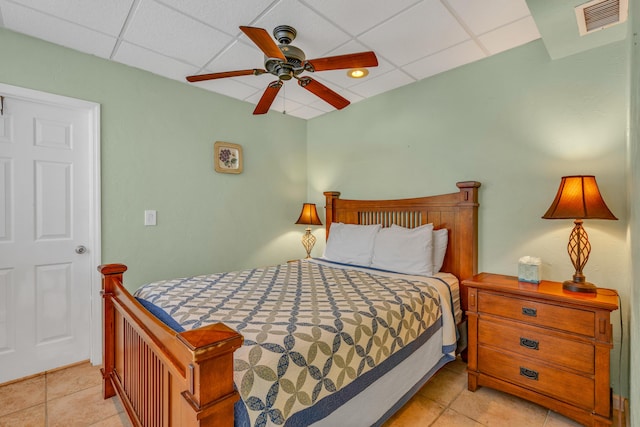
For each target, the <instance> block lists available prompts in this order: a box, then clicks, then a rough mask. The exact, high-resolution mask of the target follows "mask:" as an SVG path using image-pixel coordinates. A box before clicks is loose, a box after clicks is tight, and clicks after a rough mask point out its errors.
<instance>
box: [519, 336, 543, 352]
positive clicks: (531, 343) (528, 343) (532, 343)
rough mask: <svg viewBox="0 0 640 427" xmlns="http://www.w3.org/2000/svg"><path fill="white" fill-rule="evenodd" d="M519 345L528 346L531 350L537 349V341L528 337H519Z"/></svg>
mask: <svg viewBox="0 0 640 427" xmlns="http://www.w3.org/2000/svg"><path fill="white" fill-rule="evenodd" d="M520 345H521V346H522V347H526V348H530V349H531V350H539V348H538V347H539V346H538V341H536V340H530V339H529V338H522V337H520Z"/></svg>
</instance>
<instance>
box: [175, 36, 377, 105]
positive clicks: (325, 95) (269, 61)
mask: <svg viewBox="0 0 640 427" xmlns="http://www.w3.org/2000/svg"><path fill="white" fill-rule="evenodd" d="M240 30H242V32H243V33H245V34H246V35H247V36H248V37H249V38H250V39H251V41H253V43H255V45H256V46H258V48H260V50H261V51H262V52H264V69H260V68H253V69H250V70H238V71H225V72H221V73H211V74H199V75H195V76H188V77H187V81H189V82H192V83H193V82H200V81H204V80H213V79H222V78H225V77H238V76H248V75H255V76H259V75H261V74H264V73H270V74H273V75H274V76H276V77H278V80H276V81H274V82H271V83H269V85H268V86H267V89H266V90H265V91H264V93H263V94H262V97H261V98H260V101H258V105H256V108H255V110H254V111H253V114H265V113H266V112H267V111H269V108H270V107H271V104H272V103H273V101H274V99H275V98H276V96H277V95H278V91H279V90H280V88H281V87H282V85H283V81H286V80H291V79H296V80H298V84H299V85H300V86H301V87H303V88H305V89H306V90H308V91H309V92H311V93H313V94H315V95H316V96H318V97H320V98H322V99H323V100H324V101H326V102H327V103H329V104H331V105H332V106H333V107H335V108H337V109H338V110H341V109H343V108H344V107H346V106H347V105H349V104H350V102H349V100H348V99H346V98H343V97H342V96H340V95H339V94H337V93H336V92H334V91H333V90H331V89H329V88H328V87H326V86H325V85H323V84H322V83H320V82H318V81H317V80H314V79H312V78H311V77H308V76H300V74H302V72H303V71H308V72H311V73H313V72H316V71H327V70H342V69H347V68H365V67H377V66H378V59H377V58H376V54H375V53H373V52H360V53H351V54H347V55H338V56H328V57H324V58H318V59H309V60H307V59H306V57H305V55H304V52H303V51H302V49H299V48H297V47H295V46H293V45H292V44H291V42H292V41H293V39H295V37H296V34H297V31H296V29H295V28H293V27H290V26H288V25H279V26H277V27H276V28H274V30H273V36H274V37H275V38H276V40H278V42H280V44H279V45H278V44H276V43H275V41H274V40H273V39H272V38H271V36H269V33H267V31H266V30H264V29H263V28H256V27H245V26H241V27H240Z"/></svg>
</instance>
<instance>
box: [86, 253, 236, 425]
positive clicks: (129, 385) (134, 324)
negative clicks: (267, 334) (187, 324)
mask: <svg viewBox="0 0 640 427" xmlns="http://www.w3.org/2000/svg"><path fill="white" fill-rule="evenodd" d="M126 270H127V267H126V266H125V265H123V264H107V265H101V266H99V267H98V271H99V272H100V273H101V274H102V301H103V316H104V336H103V340H104V347H103V368H102V378H103V396H104V398H105V399H107V398H109V397H112V396H114V395H115V394H116V393H117V394H118V395H119V396H120V399H121V401H122V404H123V406H124V408H125V409H126V411H127V413H128V415H129V418H130V419H131V420H132V422H133V424H134V425H137V426H171V425H173V426H185V427H191V426H194V427H195V426H198V427H213V426H216V427H217V426H233V407H234V404H235V402H236V401H237V400H238V399H239V396H238V393H237V391H235V389H234V386H233V352H234V351H235V350H236V349H237V348H239V347H240V346H241V345H242V340H243V338H242V336H241V335H240V334H238V333H237V332H235V331H233V330H232V329H230V328H228V327H227V326H225V325H224V324H222V323H217V324H214V325H209V326H206V327H203V328H199V329H194V330H191V331H185V332H180V333H177V332H175V331H173V330H172V329H170V328H169V327H167V326H166V325H165V324H164V323H162V322H160V321H159V320H158V319H157V318H156V317H155V316H153V315H152V314H150V313H149V312H147V310H145V309H144V308H143V307H142V305H140V303H138V302H137V301H136V300H135V298H133V297H132V296H131V295H130V294H129V293H128V292H127V291H126V289H125V288H124V287H123V285H122V276H123V273H124V272H125V271H126Z"/></svg>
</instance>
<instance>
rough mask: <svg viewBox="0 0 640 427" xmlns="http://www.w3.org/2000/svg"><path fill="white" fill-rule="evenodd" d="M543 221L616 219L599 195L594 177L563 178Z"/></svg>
mask: <svg viewBox="0 0 640 427" xmlns="http://www.w3.org/2000/svg"><path fill="white" fill-rule="evenodd" d="M542 218H544V219H618V218H616V217H615V215H613V214H612V213H611V211H610V210H609V208H608V207H607V205H606V203H605V202H604V200H603V199H602V196H601V195H600V190H599V189H598V184H597V183H596V177H595V176H591V175H586V176H563V177H562V181H560V188H558V194H556V198H555V199H554V201H553V203H551V206H550V207H549V209H547V212H546V213H545V214H544V215H543V216H542Z"/></svg>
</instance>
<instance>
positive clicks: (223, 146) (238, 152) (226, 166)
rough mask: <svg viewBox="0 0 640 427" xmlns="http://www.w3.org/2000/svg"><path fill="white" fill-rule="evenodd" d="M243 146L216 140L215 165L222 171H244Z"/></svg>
mask: <svg viewBox="0 0 640 427" xmlns="http://www.w3.org/2000/svg"><path fill="white" fill-rule="evenodd" d="M242 163H243V161H242V146H241V145H240V144H232V143H230V142H222V141H216V143H215V144H213V167H214V169H215V170H216V172H220V173H241V172H242Z"/></svg>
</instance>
